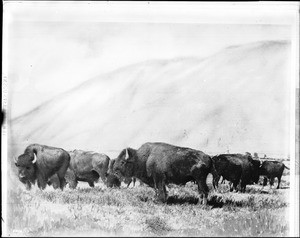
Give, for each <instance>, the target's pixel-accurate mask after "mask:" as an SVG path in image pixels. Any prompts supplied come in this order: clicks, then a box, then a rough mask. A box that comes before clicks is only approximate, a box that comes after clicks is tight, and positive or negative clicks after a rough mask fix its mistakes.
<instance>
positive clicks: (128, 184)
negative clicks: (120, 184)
mask: <svg viewBox="0 0 300 238" xmlns="http://www.w3.org/2000/svg"><path fill="white" fill-rule="evenodd" d="M131 182H132V179H130V180H129V182H128V183H127V188H129V186H130V184H131Z"/></svg>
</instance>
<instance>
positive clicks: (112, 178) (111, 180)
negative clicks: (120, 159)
mask: <svg viewBox="0 0 300 238" xmlns="http://www.w3.org/2000/svg"><path fill="white" fill-rule="evenodd" d="M114 163H115V160H114V159H113V160H110V161H109V166H108V172H107V177H108V179H107V184H106V185H107V187H110V188H111V187H120V186H121V181H124V183H125V184H127V188H128V187H129V185H130V184H131V182H133V186H135V182H136V178H134V177H117V176H116V175H114V174H113V166H114ZM119 178H120V179H119Z"/></svg>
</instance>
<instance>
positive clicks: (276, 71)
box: [11, 41, 290, 157]
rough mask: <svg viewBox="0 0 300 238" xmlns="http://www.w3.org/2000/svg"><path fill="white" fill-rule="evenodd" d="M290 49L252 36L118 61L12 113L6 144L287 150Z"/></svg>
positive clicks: (114, 150)
mask: <svg viewBox="0 0 300 238" xmlns="http://www.w3.org/2000/svg"><path fill="white" fill-rule="evenodd" d="M289 53H290V44H289V43H288V42H285V41H280V42H257V43H252V44H247V45H242V46H233V47H228V48H226V49H224V50H223V51H221V52H219V53H218V54H215V55H213V56H211V57H208V58H206V59H197V58H182V59H174V60H153V61H147V62H142V63H139V64H135V65H131V66H128V67H124V68H121V69H119V70H116V71H113V72H111V73H108V74H104V75H100V76H99V77H97V78H93V79H90V80H87V81H86V82H85V83H84V84H82V85H80V86H78V87H76V88H74V89H73V90H71V91H68V92H67V93H65V94H62V95H60V96H58V97H56V98H54V99H53V100H51V101H48V102H47V103H45V104H43V105H41V106H39V107H38V108H35V109H34V110H32V111H30V112H29V113H27V114H25V115H23V116H20V117H18V118H16V119H14V120H12V122H11V136H12V143H13V144H14V145H16V148H18V151H17V152H20V151H22V150H23V149H24V148H25V147H26V146H27V145H28V144H29V143H41V144H47V145H52V146H58V147H63V148H65V149H74V148H78V149H88V150H96V151H100V152H104V153H107V154H108V155H109V156H111V157H114V156H116V155H117V154H118V152H119V151H120V150H121V149H123V148H124V147H126V146H131V147H133V148H138V147H139V146H140V145H141V144H142V143H144V142H147V141H164V142H168V143H172V144H176V145H180V146H188V147H192V148H197V149H200V150H203V151H204V152H208V153H222V152H226V150H227V149H229V150H230V152H243V153H244V152H245V151H250V152H255V151H256V152H259V153H267V155H268V153H270V155H271V154H283V155H286V150H287V148H288V138H289V136H288V128H289V124H288V123H289V118H288V112H289V101H288V100H289V94H288V92H289V65H290V62H289V61H288V60H287V57H288V56H289ZM70 80H72V78H71V77H70Z"/></svg>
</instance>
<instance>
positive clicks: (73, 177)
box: [67, 170, 78, 189]
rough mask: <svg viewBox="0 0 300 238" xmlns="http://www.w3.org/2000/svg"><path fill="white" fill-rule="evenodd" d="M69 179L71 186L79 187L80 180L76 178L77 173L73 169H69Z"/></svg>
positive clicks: (73, 187)
mask: <svg viewBox="0 0 300 238" xmlns="http://www.w3.org/2000/svg"><path fill="white" fill-rule="evenodd" d="M67 179H68V183H69V188H71V189H75V188H76V187H77V184H78V180H77V178H76V175H75V173H74V172H73V171H72V170H68V176H67Z"/></svg>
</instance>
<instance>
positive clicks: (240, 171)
mask: <svg viewBox="0 0 300 238" xmlns="http://www.w3.org/2000/svg"><path fill="white" fill-rule="evenodd" d="M212 161H213V171H214V173H212V174H213V186H214V188H216V187H218V182H219V179H220V177H221V176H222V177H223V178H224V179H226V180H228V181H229V182H231V183H232V186H230V191H233V190H235V191H237V185H238V184H239V183H241V192H245V191H246V185H247V184H253V183H257V182H258V180H259V166H260V161H259V160H254V159H253V158H252V157H251V155H249V154H246V155H242V154H221V155H217V156H214V157H213V158H212Z"/></svg>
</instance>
